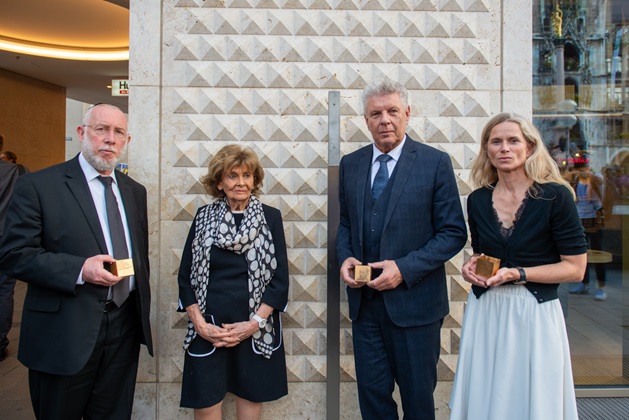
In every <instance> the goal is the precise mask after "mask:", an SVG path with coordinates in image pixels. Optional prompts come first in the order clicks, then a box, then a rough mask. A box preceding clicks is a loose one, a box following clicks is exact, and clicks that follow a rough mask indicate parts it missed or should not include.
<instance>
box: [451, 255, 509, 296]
mask: <svg viewBox="0 0 629 420" xmlns="http://www.w3.org/2000/svg"><path fill="white" fill-rule="evenodd" d="M481 255H482V254H481ZM478 257H480V255H472V256H471V257H470V259H469V260H467V261H466V262H465V264H463V269H462V270H461V272H462V274H463V280H465V281H467V282H469V283H472V284H473V285H476V286H480V287H483V288H485V289H486V288H488V287H492V286H500V285H501V284H503V283H509V282H511V281H513V280H517V279H518V278H519V274H518V275H517V276H514V275H513V273H512V271H513V269H511V268H507V267H502V268H501V269H499V270H498V271H497V272H496V274H494V275H493V276H491V277H489V278H486V277H483V276H479V275H478V274H476V260H478Z"/></svg>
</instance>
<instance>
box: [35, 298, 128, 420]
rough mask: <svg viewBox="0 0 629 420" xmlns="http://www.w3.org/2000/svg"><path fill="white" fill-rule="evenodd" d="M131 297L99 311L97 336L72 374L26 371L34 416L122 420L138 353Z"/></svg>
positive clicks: (42, 418) (46, 419)
mask: <svg viewBox="0 0 629 420" xmlns="http://www.w3.org/2000/svg"><path fill="white" fill-rule="evenodd" d="M135 297H136V296H134V294H132V295H130V296H129V298H128V299H127V300H126V301H125V303H124V304H123V305H122V306H121V307H120V308H117V309H114V310H111V311H109V312H105V313H103V319H102V321H101V326H100V331H99V333H98V339H97V341H96V346H95V347H94V351H93V352H92V355H91V356H90V358H89V359H88V361H87V363H86V365H85V366H84V367H83V369H81V371H80V372H79V373H77V374H76V375H70V376H65V375H51V374H48V373H44V372H39V371H35V370H32V369H31V370H29V372H28V378H29V388H30V393H31V401H32V403H33V410H34V411H35V416H36V417H37V419H39V420H80V419H81V418H83V419H85V420H100V419H110V420H123V419H130V418H131V409H132V408H133V396H134V392H135V380H136V376H137V371H138V359H139V355H140V322H139V318H138V311H137V307H136V305H138V303H136V299H135Z"/></svg>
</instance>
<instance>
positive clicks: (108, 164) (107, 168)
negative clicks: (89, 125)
mask: <svg viewBox="0 0 629 420" xmlns="http://www.w3.org/2000/svg"><path fill="white" fill-rule="evenodd" d="M92 150H93V149H92V142H91V140H89V139H88V138H87V136H86V137H85V140H84V141H83V143H81V153H82V154H83V157H84V158H85V160H86V161H87V163H89V164H90V165H92V166H93V167H94V169H96V170H97V171H98V172H111V171H113V170H114V169H116V165H117V164H118V157H115V158H114V159H112V160H111V161H106V160H105V159H103V158H101V157H99V156H97V155H96V154H94V152H93V151H92ZM126 150H127V145H126V144H125V146H124V147H123V148H122V150H121V151H120V155H123V154H124V152H125V151H126Z"/></svg>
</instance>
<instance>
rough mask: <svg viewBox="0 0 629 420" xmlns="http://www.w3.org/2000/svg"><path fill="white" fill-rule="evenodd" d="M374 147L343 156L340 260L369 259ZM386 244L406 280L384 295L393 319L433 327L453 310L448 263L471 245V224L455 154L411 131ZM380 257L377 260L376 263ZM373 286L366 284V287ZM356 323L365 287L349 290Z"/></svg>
mask: <svg viewBox="0 0 629 420" xmlns="http://www.w3.org/2000/svg"><path fill="white" fill-rule="evenodd" d="M372 147H373V146H372V145H369V146H366V147H363V148H361V149H359V150H357V151H355V152H353V153H351V154H349V155H347V156H344V157H343V158H342V159H341V163H340V175H339V178H340V181H339V197H340V208H341V217H340V225H339V229H338V236H337V242H336V243H337V245H336V246H337V255H338V259H339V264H342V263H343V261H345V260H346V259H347V258H349V257H355V258H357V259H358V260H359V261H361V262H362V263H367V262H368V261H363V259H362V258H363V229H364V226H363V214H364V206H365V191H369V190H370V188H367V183H368V182H370V176H369V170H370V166H371V160H372ZM394 173H395V177H394V178H393V185H392V190H391V196H390V200H389V203H388V205H387V210H386V216H385V221H384V227H383V231H382V237H381V242H380V257H381V258H380V260H381V261H383V260H394V261H395V262H396V264H397V266H398V268H399V270H400V272H401V273H402V276H403V279H404V281H403V282H402V283H401V284H400V285H399V286H398V287H396V288H395V289H393V290H388V291H385V292H384V293H383V298H384V302H385V305H386V309H387V312H388V314H389V317H390V318H391V321H393V322H394V323H395V324H396V325H398V326H401V327H412V326H420V325H426V324H429V323H432V322H435V321H437V320H439V319H442V318H443V317H445V316H446V315H447V313H448V311H449V308H448V294H447V287H446V273H445V266H444V263H445V262H446V261H447V260H449V259H450V258H452V257H453V256H454V255H456V254H457V253H458V252H459V251H460V250H461V249H462V248H463V246H464V245H465V242H466V240H467V229H466V227H465V220H464V218H463V211H462V209H461V201H460V197H459V191H458V188H457V184H456V178H455V176H454V172H453V170H452V163H451V161H450V157H449V156H448V155H447V154H446V153H443V152H441V151H439V150H437V149H435V148H433V147H430V146H427V145H424V144H421V143H418V142H416V141H414V140H412V139H411V138H410V137H408V136H407V138H406V142H405V143H404V146H403V149H402V154H401V156H400V160H399V161H398V162H397V164H396V167H395V172H394ZM369 262H374V261H369ZM363 287H367V286H363ZM347 294H348V299H349V310H350V318H351V319H352V321H355V320H356V319H357V317H358V310H359V308H360V301H361V296H362V293H361V289H360V288H358V289H352V288H349V287H348V288H347Z"/></svg>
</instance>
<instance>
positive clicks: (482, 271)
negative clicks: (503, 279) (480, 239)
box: [476, 255, 500, 279]
mask: <svg viewBox="0 0 629 420" xmlns="http://www.w3.org/2000/svg"><path fill="white" fill-rule="evenodd" d="M499 268H500V258H494V257H490V256H489V255H481V256H480V257H478V259H477V260H476V275H477V276H480V277H484V278H486V279H488V278H490V277H492V276H493V275H494V274H496V271H498V269H499Z"/></svg>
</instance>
